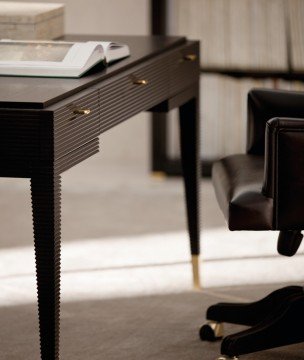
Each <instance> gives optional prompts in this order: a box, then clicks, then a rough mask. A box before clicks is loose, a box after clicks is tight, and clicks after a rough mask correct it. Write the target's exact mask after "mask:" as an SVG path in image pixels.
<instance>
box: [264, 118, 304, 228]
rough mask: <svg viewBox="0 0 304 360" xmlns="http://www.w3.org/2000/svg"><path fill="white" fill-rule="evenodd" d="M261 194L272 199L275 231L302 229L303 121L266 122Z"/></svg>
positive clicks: (303, 197) (275, 120)
mask: <svg viewBox="0 0 304 360" xmlns="http://www.w3.org/2000/svg"><path fill="white" fill-rule="evenodd" d="M265 144H266V151H265V172H264V185H263V193H264V195H265V196H267V197H271V198H273V203H274V227H275V229H277V230H300V229H302V230H303V229H304V119H295V118H273V119H271V120H269V121H267V123H266V132H265Z"/></svg>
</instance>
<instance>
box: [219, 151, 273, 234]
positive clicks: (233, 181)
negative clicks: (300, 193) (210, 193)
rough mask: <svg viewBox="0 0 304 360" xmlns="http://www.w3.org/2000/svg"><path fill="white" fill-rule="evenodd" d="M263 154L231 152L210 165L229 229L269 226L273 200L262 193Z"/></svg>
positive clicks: (271, 224) (271, 225)
mask: <svg viewBox="0 0 304 360" xmlns="http://www.w3.org/2000/svg"><path fill="white" fill-rule="evenodd" d="M263 177H264V157H263V156H256V155H246V154H241V155H232V156H228V157H225V158H224V159H222V160H220V161H217V162H216V163H215V164H214V165H213V169H212V180H213V184H214V188H215V193H216V197H217V200H218V202H219V205H220V207H221V210H222V211H223V213H224V215H225V218H226V220H227V222H228V226H229V229H230V230H272V229H273V200H272V199H271V198H268V197H266V196H264V195H263V194H262V186H263Z"/></svg>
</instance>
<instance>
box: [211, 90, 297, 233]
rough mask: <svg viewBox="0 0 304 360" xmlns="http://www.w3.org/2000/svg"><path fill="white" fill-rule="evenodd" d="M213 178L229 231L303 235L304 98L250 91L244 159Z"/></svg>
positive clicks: (221, 165) (220, 166)
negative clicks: (280, 231) (301, 232)
mask: <svg viewBox="0 0 304 360" xmlns="http://www.w3.org/2000/svg"><path fill="white" fill-rule="evenodd" d="M299 116H301V117H302V119H301V118H298V117H299ZM212 177H213V182H214V187H215V192H216V196H217V199H218V202H219V204H220V207H221V209H222V211H223V213H224V215H225V217H226V219H227V222H228V226H229V229H230V230H302V229H304V93H300V92H288V91H278V90H252V91H251V92H250V93H249V95H248V142H247V154H243V155H234V156H228V157H226V158H224V159H222V160H220V161H219V162H217V163H215V165H214V168H213V175H212Z"/></svg>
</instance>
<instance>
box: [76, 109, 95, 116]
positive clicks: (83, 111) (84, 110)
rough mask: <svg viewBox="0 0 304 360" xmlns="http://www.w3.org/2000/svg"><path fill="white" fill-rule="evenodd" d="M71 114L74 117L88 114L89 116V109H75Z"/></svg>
mask: <svg viewBox="0 0 304 360" xmlns="http://www.w3.org/2000/svg"><path fill="white" fill-rule="evenodd" d="M73 113H74V114H75V115H89V114H91V109H82V108H77V109H75V110H74V111H73Z"/></svg>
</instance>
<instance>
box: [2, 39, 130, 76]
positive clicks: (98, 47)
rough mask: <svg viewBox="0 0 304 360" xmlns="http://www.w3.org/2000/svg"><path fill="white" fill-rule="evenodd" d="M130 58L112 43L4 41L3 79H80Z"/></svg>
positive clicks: (123, 47)
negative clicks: (91, 72)
mask: <svg viewBox="0 0 304 360" xmlns="http://www.w3.org/2000/svg"><path fill="white" fill-rule="evenodd" d="M129 55H130V51H129V47H128V46H127V45H122V44H117V43H113V42H109V41H88V42H83V43H81V42H79V43H78V42H75V43H73V42H63V41H13V40H1V41H0V75H10V76H45V77H76V78H77V77H80V76H82V75H83V74H85V73H86V72H87V71H88V70H89V69H91V68H92V67H93V66H95V65H97V64H100V63H103V64H104V65H106V64H108V63H111V62H113V61H116V60H119V59H122V58H124V57H127V56H129Z"/></svg>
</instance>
